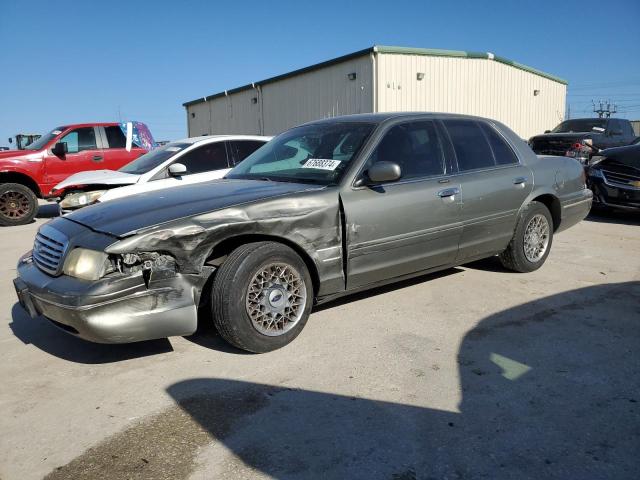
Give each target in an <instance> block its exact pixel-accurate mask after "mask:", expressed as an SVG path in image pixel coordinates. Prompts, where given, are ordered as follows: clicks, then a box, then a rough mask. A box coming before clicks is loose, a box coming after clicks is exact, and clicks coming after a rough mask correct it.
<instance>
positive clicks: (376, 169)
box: [367, 162, 402, 183]
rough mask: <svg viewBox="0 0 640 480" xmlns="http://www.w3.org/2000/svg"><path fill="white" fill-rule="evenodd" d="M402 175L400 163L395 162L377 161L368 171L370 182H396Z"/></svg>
mask: <svg viewBox="0 0 640 480" xmlns="http://www.w3.org/2000/svg"><path fill="white" fill-rule="evenodd" d="M401 176H402V170H401V169H400V165H398V164H397V163H393V162H376V163H374V164H373V165H372V166H371V168H369V170H368V171H367V177H369V183H385V182H395V181H396V180H398V179H399V178H400V177H401Z"/></svg>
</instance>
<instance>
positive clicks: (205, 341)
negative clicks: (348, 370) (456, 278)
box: [183, 268, 463, 355]
mask: <svg viewBox="0 0 640 480" xmlns="http://www.w3.org/2000/svg"><path fill="white" fill-rule="evenodd" d="M462 271H463V270H462V269H460V268H450V269H447V270H443V271H440V272H436V273H429V274H426V275H421V276H418V277H414V278H410V279H407V280H402V281H400V282H395V283H391V284H389V285H384V286H381V287H376V288H372V289H370V290H365V291H362V292H358V293H352V294H350V295H347V296H345V297H340V298H338V299H336V300H332V301H330V302H327V303H323V304H320V305H314V307H313V309H312V311H311V313H312V314H313V313H317V312H321V311H323V310H327V309H331V308H335V307H339V306H341V305H345V304H347V303H351V302H355V301H358V300H365V299H367V298H370V297H375V296H377V295H382V294H385V293H389V292H393V291H395V290H401V289H403V288H408V287H411V286H413V285H418V284H420V283H423V282H428V281H431V280H435V279H438V278H443V277H447V276H449V275H453V274H455V273H460V272H462ZM210 308H211V307H210V306H209V305H208V304H206V303H203V304H202V305H200V307H199V311H198V330H197V331H196V332H195V333H194V334H193V335H189V336H187V337H183V338H184V339H185V340H188V341H190V342H193V343H195V344H197V345H200V346H201V347H205V348H209V349H212V350H217V351H220V352H224V353H232V354H236V355H253V354H252V353H250V352H246V351H245V350H241V349H239V348H236V347H234V346H233V345H230V344H229V343H227V342H226V341H225V340H224V339H223V338H222V337H221V336H220V334H219V333H218V332H217V330H216V328H215V326H214V325H213V319H212V318H211V315H210V313H209V312H210ZM310 321H313V317H311V318H310Z"/></svg>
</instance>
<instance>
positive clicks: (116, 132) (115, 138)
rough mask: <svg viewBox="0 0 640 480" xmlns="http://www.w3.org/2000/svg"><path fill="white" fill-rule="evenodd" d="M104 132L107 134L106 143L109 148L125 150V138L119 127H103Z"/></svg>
mask: <svg viewBox="0 0 640 480" xmlns="http://www.w3.org/2000/svg"><path fill="white" fill-rule="evenodd" d="M104 131H105V133H106V134H107V142H108V143H109V148H125V147H126V145H127V138H126V137H125V136H124V133H122V129H121V128H120V127H104Z"/></svg>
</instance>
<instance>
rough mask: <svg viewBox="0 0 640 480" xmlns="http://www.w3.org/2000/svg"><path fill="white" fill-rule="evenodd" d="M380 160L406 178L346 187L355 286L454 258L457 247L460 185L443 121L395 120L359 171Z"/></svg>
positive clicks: (350, 263) (351, 278)
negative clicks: (447, 149)
mask: <svg viewBox="0 0 640 480" xmlns="http://www.w3.org/2000/svg"><path fill="white" fill-rule="evenodd" d="M380 161H390V162H394V163H397V164H398V165H399V166H400V168H401V171H402V175H401V178H400V179H399V180H397V181H395V182H388V183H383V184H376V185H369V186H359V187H355V186H354V187H349V188H347V189H345V190H343V192H342V193H341V201H342V204H343V208H344V214H345V226H346V249H347V289H349V290H350V289H354V288H358V287H361V286H364V285H370V284H375V283H377V282H380V281H383V280H386V279H390V278H394V277H401V276H403V275H407V274H410V273H414V272H418V271H423V270H428V269H432V268H435V267H439V266H443V265H447V264H450V263H451V262H453V260H454V259H455V257H456V254H457V251H458V240H459V237H460V233H461V227H460V224H459V211H460V204H459V192H460V190H459V188H460V186H459V185H458V184H456V183H455V181H453V180H452V179H451V176H450V165H449V164H448V162H447V161H446V156H445V149H444V145H443V142H442V138H441V134H440V133H439V127H438V125H437V123H436V122H435V121H432V120H427V121H422V120H420V121H412V122H403V123H400V124H396V125H394V126H391V127H390V128H389V129H388V130H387V131H386V132H385V133H384V136H383V137H382V138H381V140H380V141H379V143H378V144H377V146H376V147H375V148H374V149H373V150H372V152H371V154H370V156H369V157H368V160H367V161H366V163H365V165H364V167H363V170H362V173H361V174H360V175H361V178H362V177H363V176H364V177H366V169H367V168H368V167H369V166H371V165H373V164H374V163H375V162H380Z"/></svg>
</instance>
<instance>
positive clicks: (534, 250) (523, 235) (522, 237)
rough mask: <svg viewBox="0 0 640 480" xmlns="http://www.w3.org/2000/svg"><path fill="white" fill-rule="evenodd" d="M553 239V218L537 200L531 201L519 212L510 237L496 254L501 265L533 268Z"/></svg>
mask: <svg viewBox="0 0 640 480" xmlns="http://www.w3.org/2000/svg"><path fill="white" fill-rule="evenodd" d="M552 243H553V218H552V217H551V213H550V212H549V209H548V208H547V207H546V206H545V205H544V204H543V203H540V202H531V203H530V204H529V205H527V207H526V208H525V209H524V211H523V212H522V213H521V214H520V218H519V220H518V224H517V226H516V230H515V233H514V234H513V238H512V239H511V242H510V243H509V246H508V247H507V249H506V250H505V251H504V252H502V253H501V254H500V261H501V262H502V265H504V267H505V268H508V269H509V270H513V271H516V272H523V273H524V272H533V271H534V270H537V269H538V268H540V267H541V266H542V264H543V263H544V262H545V260H546V259H547V257H548V256H549V252H550V251H551V244H552Z"/></svg>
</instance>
